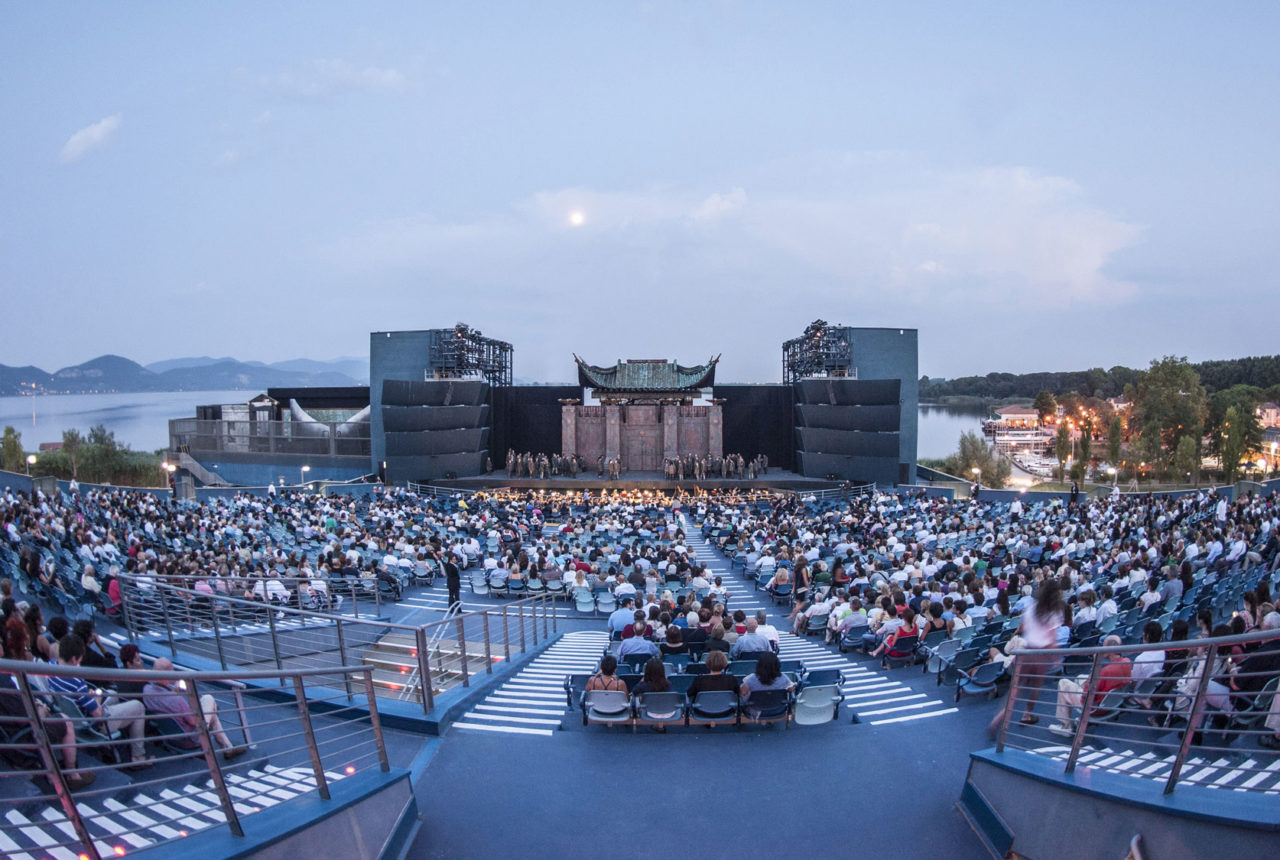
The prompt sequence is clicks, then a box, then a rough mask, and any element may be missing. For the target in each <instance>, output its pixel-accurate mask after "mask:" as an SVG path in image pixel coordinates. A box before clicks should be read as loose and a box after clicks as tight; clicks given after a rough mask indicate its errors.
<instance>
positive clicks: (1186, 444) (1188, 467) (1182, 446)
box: [1173, 436, 1200, 484]
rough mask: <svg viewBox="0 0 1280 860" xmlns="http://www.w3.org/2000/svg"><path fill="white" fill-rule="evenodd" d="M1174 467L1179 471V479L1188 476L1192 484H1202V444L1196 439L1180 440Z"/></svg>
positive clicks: (1183, 438) (1174, 457)
mask: <svg viewBox="0 0 1280 860" xmlns="http://www.w3.org/2000/svg"><path fill="white" fill-rule="evenodd" d="M1173 467H1174V468H1175V469H1177V470H1178V477H1182V476H1184V475H1186V476H1189V477H1188V480H1189V481H1190V482H1191V483H1193V484H1198V483H1200V444H1199V442H1198V441H1197V440H1196V439H1193V438H1192V437H1190V436H1183V437H1182V438H1181V439H1179V440H1178V450H1177V452H1176V453H1175V454H1174V456H1173Z"/></svg>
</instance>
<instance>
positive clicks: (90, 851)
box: [13, 672, 102, 860]
mask: <svg viewBox="0 0 1280 860" xmlns="http://www.w3.org/2000/svg"><path fill="white" fill-rule="evenodd" d="M13 678H14V680H15V681H17V682H18V692H19V694H20V695H21V697H22V706H23V707H24V708H26V711H27V719H29V720H30V721H31V725H33V726H37V727H39V728H37V729H36V730H35V731H33V732H32V733H31V736H32V738H34V740H35V742H36V746H37V747H39V748H40V759H41V761H43V762H44V769H45V775H46V776H47V777H48V778H49V782H51V783H53V790H54V792H55V793H56V794H57V795H58V802H59V803H61V804H62V812H63V814H64V815H66V816H67V820H68V821H70V822H71V826H72V827H74V828H75V831H76V837H77V838H78V839H79V840H80V847H81V848H82V849H83V850H82V851H81V852H80V856H81V857H90V858H92V860H99V858H100V857H101V856H102V855H101V854H99V853H98V849H97V846H95V845H94V843H93V837H92V836H91V835H89V828H88V827H86V826H85V823H84V819H82V818H81V817H80V810H79V809H77V808H76V802H75V800H74V799H73V798H72V797H71V789H69V788H67V780H66V777H65V776H63V774H62V768H61V767H59V766H58V757H57V756H56V755H54V752H53V745H52V744H51V743H49V736H48V734H46V733H45V732H44V731H41V728H43V725H44V723H43V721H41V719H40V715H39V713H38V712H37V711H36V703H35V699H34V698H32V696H31V684H30V682H29V681H28V680H27V675H26V673H25V672H15V673H14V675H13ZM54 724H55V725H58V726H61V725H62V722H61V721H57V722H55V723H54Z"/></svg>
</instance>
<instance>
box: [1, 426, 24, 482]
mask: <svg viewBox="0 0 1280 860" xmlns="http://www.w3.org/2000/svg"><path fill="white" fill-rule="evenodd" d="M0 460H2V461H3V465H4V468H5V470H7V471H9V472H21V471H22V469H23V464H24V463H25V462H26V457H25V455H24V454H23V453H22V434H21V433H19V432H18V431H17V430H14V429H13V428H12V427H5V428H4V438H3V440H2V441H0Z"/></svg>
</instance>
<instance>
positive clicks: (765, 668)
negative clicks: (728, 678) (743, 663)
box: [738, 651, 795, 720]
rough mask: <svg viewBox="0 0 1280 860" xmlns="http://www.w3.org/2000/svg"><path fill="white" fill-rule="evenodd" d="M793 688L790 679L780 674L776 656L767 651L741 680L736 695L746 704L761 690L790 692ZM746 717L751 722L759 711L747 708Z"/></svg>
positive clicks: (758, 714)
mask: <svg viewBox="0 0 1280 860" xmlns="http://www.w3.org/2000/svg"><path fill="white" fill-rule="evenodd" d="M794 686H795V684H794V683H792V681H791V679H789V678H788V677H787V676H785V675H783V674H782V662H781V661H780V660H778V655H777V654H774V653H773V652H772V651H769V652H767V653H766V654H764V655H763V656H762V657H761V658H760V659H759V660H757V661H756V670H755V671H754V672H752V673H751V674H750V675H748V676H747V677H746V678H744V679H743V681H742V688H741V689H740V690H739V691H738V695H739V696H741V697H742V701H743V702H746V701H747V700H748V699H749V698H750V697H751V694H752V693H758V692H761V691H763V690H790V689H791V688H792V687H794ZM747 716H748V717H750V718H751V719H753V720H756V719H759V718H760V711H759V710H758V709H754V708H749V709H748V710H747Z"/></svg>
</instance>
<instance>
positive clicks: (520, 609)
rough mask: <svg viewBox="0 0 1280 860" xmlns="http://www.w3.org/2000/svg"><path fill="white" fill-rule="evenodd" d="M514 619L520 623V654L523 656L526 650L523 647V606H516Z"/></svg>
mask: <svg viewBox="0 0 1280 860" xmlns="http://www.w3.org/2000/svg"><path fill="white" fill-rule="evenodd" d="M516 609H517V611H516V619H517V620H518V621H519V622H520V653H521V654H523V653H524V652H525V651H526V650H527V649H526V648H525V647H524V605H523V604H517V606H516Z"/></svg>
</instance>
